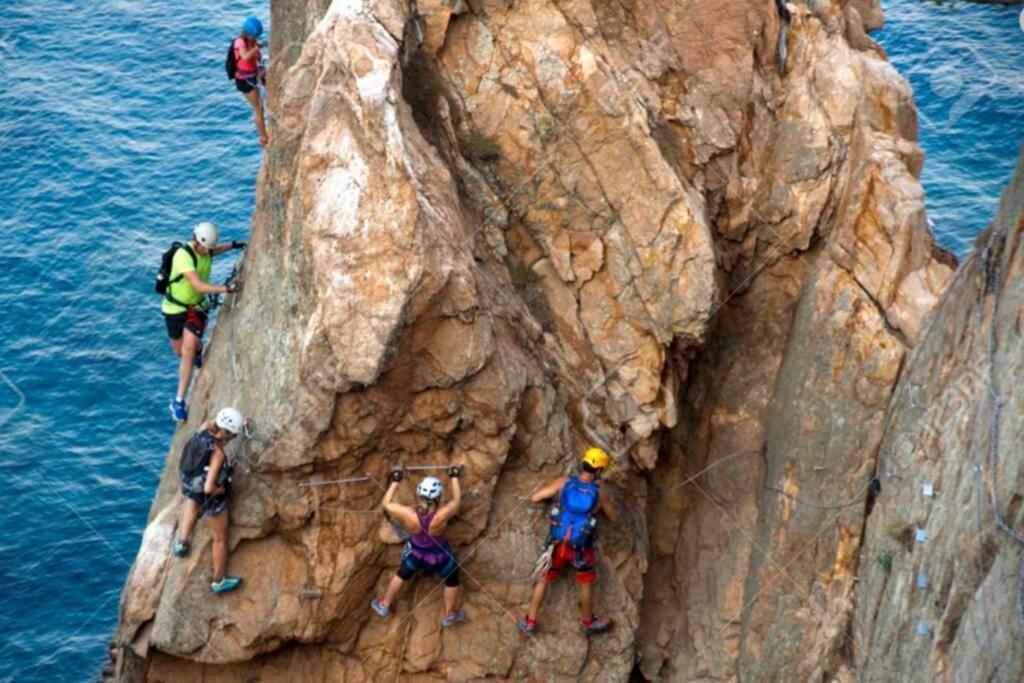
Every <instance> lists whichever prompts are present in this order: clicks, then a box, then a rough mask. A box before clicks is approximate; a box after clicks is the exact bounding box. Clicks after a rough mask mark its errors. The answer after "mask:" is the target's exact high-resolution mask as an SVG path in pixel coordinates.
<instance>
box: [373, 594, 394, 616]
mask: <svg viewBox="0 0 1024 683" xmlns="http://www.w3.org/2000/svg"><path fill="white" fill-rule="evenodd" d="M370 608H371V609H372V610H373V611H374V612H376V613H377V616H381V617H386V616H387V615H388V612H389V611H390V609H389V608H388V606H387V605H385V604H384V603H383V602H381V601H380V600H378V599H377V598H374V599H373V600H370Z"/></svg>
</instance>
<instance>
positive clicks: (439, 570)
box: [398, 546, 459, 588]
mask: <svg viewBox="0 0 1024 683" xmlns="http://www.w3.org/2000/svg"><path fill="white" fill-rule="evenodd" d="M421 569H426V570H427V571H428V572H430V573H431V574H434V575H435V576H440V577H441V578H442V579H444V585H446V586H448V587H449V588H454V587H455V586H458V585H459V563H458V562H457V561H456V560H455V554H454V553H452V552H451V549H450V548H449V549H448V556H447V557H446V558H445V559H444V560H443V561H441V562H439V563H438V564H436V565H430V564H427V563H426V562H423V561H422V560H420V559H419V558H417V557H416V556H415V555H413V554H412V552H411V551H410V549H409V546H406V547H405V549H404V550H403V552H402V564H400V565H399V566H398V578H400V579H402V580H403V581H408V580H409V579H411V578H412V577H413V576H414V575H415V574H416V572H418V571H420V570H421Z"/></svg>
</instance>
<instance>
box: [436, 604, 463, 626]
mask: <svg viewBox="0 0 1024 683" xmlns="http://www.w3.org/2000/svg"><path fill="white" fill-rule="evenodd" d="M465 621H467V619H466V613H465V612H463V611H462V610H461V609H457V610H455V611H454V612H452V613H451V614H448V615H445V618H444V619H442V620H441V626H443V627H444V628H449V627H451V626H454V625H455V624H461V623H464V622H465Z"/></svg>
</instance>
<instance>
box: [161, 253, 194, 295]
mask: <svg viewBox="0 0 1024 683" xmlns="http://www.w3.org/2000/svg"><path fill="white" fill-rule="evenodd" d="M179 249H184V250H185V251H187V252H188V255H189V256H191V257H192V266H193V267H195V268H198V267H199V257H198V256H196V252H194V251H192V245H190V244H184V243H182V242H171V248H170V249H168V250H167V251H165V252H164V254H163V256H161V257H160V270H158V271H157V272H156V284H154V285H153V291H155V292H156V293H157V294H163V295H164V296H167V289H168V288H169V287H170V286H171V285H173V284H174V283H175V282H177V281H178V280H180V279H181V278H183V277H185V276H184V275H182V274H181V273H178V276H177V277H176V278H174V279H173V280H171V279H170V278H171V265H172V263H173V262H174V255H175V254H177V253H178V250H179ZM168 298H169V297H168Z"/></svg>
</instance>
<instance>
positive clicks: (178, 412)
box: [170, 399, 188, 422]
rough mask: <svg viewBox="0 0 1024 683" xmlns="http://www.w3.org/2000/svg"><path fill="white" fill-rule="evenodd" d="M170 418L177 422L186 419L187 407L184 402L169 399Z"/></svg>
mask: <svg viewBox="0 0 1024 683" xmlns="http://www.w3.org/2000/svg"><path fill="white" fill-rule="evenodd" d="M170 408H171V419H173V420H177V421H178V422H184V421H185V420H187V419H188V409H187V408H185V402H184V401H179V400H178V399H174V400H173V401H171V405H170Z"/></svg>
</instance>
